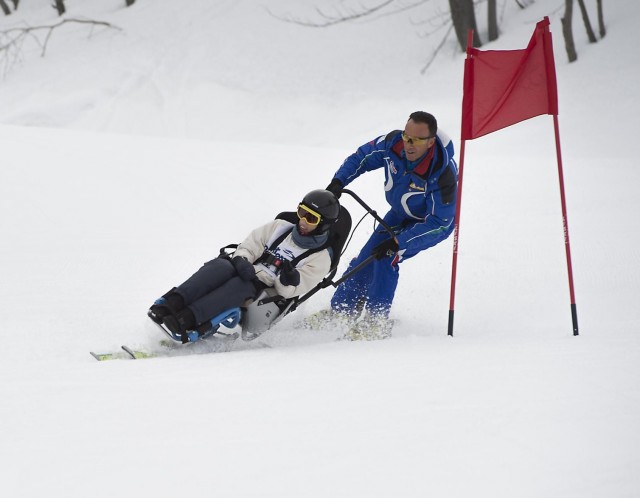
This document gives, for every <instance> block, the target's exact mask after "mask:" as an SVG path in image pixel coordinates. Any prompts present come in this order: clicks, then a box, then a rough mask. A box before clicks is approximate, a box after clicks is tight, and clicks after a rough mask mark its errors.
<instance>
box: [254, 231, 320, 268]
mask: <svg viewBox="0 0 640 498" xmlns="http://www.w3.org/2000/svg"><path fill="white" fill-rule="evenodd" d="M291 232H293V228H291V230H286V231H285V232H284V233H283V234H282V235H280V237H278V238H277V239H276V240H274V241H273V242H272V243H271V245H270V246H269V249H266V250H265V251H264V252H263V253H262V256H260V257H259V258H258V259H257V260H256V262H255V263H254V264H258V263H263V264H267V265H272V266H275V267H276V273H279V272H280V270H281V266H282V263H284V261H286V260H284V259H280V258H278V257H277V256H276V255H275V254H273V253H272V252H271V251H273V250H274V249H276V248H277V247H278V246H279V245H280V244H281V243H282V241H283V240H284V239H286V238H287V236H288V235H289V234H290V233H291ZM328 247H331V237H329V239H327V241H326V242H325V243H324V244H322V245H321V246H318V247H314V248H313V249H308V250H307V251H305V252H303V253H302V254H300V255H299V256H296V257H295V258H293V259H292V260H291V266H292V267H294V268H295V267H296V266H297V265H298V263H299V262H300V261H302V260H303V259H304V258H306V257H308V256H310V255H311V254H313V253H314V252H320V251H322V250H323V249H326V248H328Z"/></svg>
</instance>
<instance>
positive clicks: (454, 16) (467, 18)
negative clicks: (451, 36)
mask: <svg viewBox="0 0 640 498" xmlns="http://www.w3.org/2000/svg"><path fill="white" fill-rule="evenodd" d="M449 8H450V9H451V22H453V27H454V29H455V31H456V37H457V38H458V44H459V45H460V48H461V49H462V51H463V52H466V50H467V32H468V31H469V30H470V29H473V46H474V47H480V46H482V42H481V41H480V36H479V35H478V29H477V26H476V14H475V10H474V8H473V0H449Z"/></svg>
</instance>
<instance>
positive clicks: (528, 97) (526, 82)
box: [461, 17, 558, 140]
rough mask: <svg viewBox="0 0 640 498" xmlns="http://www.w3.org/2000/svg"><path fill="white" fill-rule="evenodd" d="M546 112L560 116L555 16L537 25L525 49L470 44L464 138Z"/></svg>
mask: <svg viewBox="0 0 640 498" xmlns="http://www.w3.org/2000/svg"><path fill="white" fill-rule="evenodd" d="M541 114H553V115H556V116H557V115H558V91H557V86H556V70H555V62H554V60H553V47H552V44H551V33H550V32H549V18H548V17H545V18H544V19H543V20H542V21H540V22H539V23H538V24H536V29H535V31H534V32H533V36H532V37H531V40H530V41H529V45H528V46H527V48H525V49H524V50H484V51H483V50H478V49H476V48H473V47H471V46H470V44H469V46H467V59H466V60H465V68H464V96H463V99H462V136H461V138H462V140H472V139H474V138H478V137H481V136H483V135H487V134H489V133H492V132H494V131H496V130H500V129H502V128H506V127H507V126H511V125H513V124H515V123H519V122H520V121H524V120H525V119H529V118H532V117H534V116H539V115H541Z"/></svg>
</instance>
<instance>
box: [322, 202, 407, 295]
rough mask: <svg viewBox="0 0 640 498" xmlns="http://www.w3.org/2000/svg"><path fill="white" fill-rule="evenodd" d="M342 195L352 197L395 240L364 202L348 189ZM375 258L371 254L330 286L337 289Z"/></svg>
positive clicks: (391, 231) (390, 229) (383, 222)
mask: <svg viewBox="0 0 640 498" xmlns="http://www.w3.org/2000/svg"><path fill="white" fill-rule="evenodd" d="M342 193H343V194H349V195H350V196H351V197H353V198H354V199H355V201H356V202H357V203H358V204H360V205H361V206H362V207H363V208H364V210H365V211H366V212H367V213H368V214H370V215H371V216H373V218H374V219H375V220H376V221H377V222H378V223H380V225H382V227H383V228H384V229H385V230H386V231H387V232H389V235H390V236H391V237H393V238H395V236H396V233H395V232H394V231H393V228H391V227H390V226H389V225H388V224H387V223H386V222H385V221H384V220H383V219H382V218H380V216H378V213H376V212H375V211H374V210H373V209H371V208H370V207H369V205H368V204H367V203H366V202H364V201H363V200H362V199H361V198H360V197H359V196H358V195H357V194H355V193H354V192H352V191H351V190H348V189H343V190H342ZM375 258H376V257H375V256H374V255H373V254H371V255H370V256H369V257H368V258H367V259H365V260H364V261H363V262H362V263H360V264H359V265H358V266H356V267H355V268H353V269H352V270H351V271H349V272H347V273H345V274H344V275H342V277H341V278H340V279H339V280H337V281H336V282H331V285H333V286H334V287H338V285H340V284H341V283H342V282H344V281H345V280H347V279H348V278H349V277H351V275H353V274H354V273H357V272H359V271H360V270H362V268H364V267H365V266H367V265H368V264H369V263H371V262H372V261H373V260H374V259H375Z"/></svg>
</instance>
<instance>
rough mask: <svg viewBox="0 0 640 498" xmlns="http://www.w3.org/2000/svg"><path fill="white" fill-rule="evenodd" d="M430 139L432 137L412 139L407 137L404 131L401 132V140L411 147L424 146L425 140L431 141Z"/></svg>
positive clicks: (409, 136)
mask: <svg viewBox="0 0 640 498" xmlns="http://www.w3.org/2000/svg"><path fill="white" fill-rule="evenodd" d="M432 138H433V137H412V136H411V135H407V134H406V133H405V132H404V131H403V132H402V140H404V141H405V142H409V143H411V144H413V145H424V144H426V143H427V140H431V139H432Z"/></svg>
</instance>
